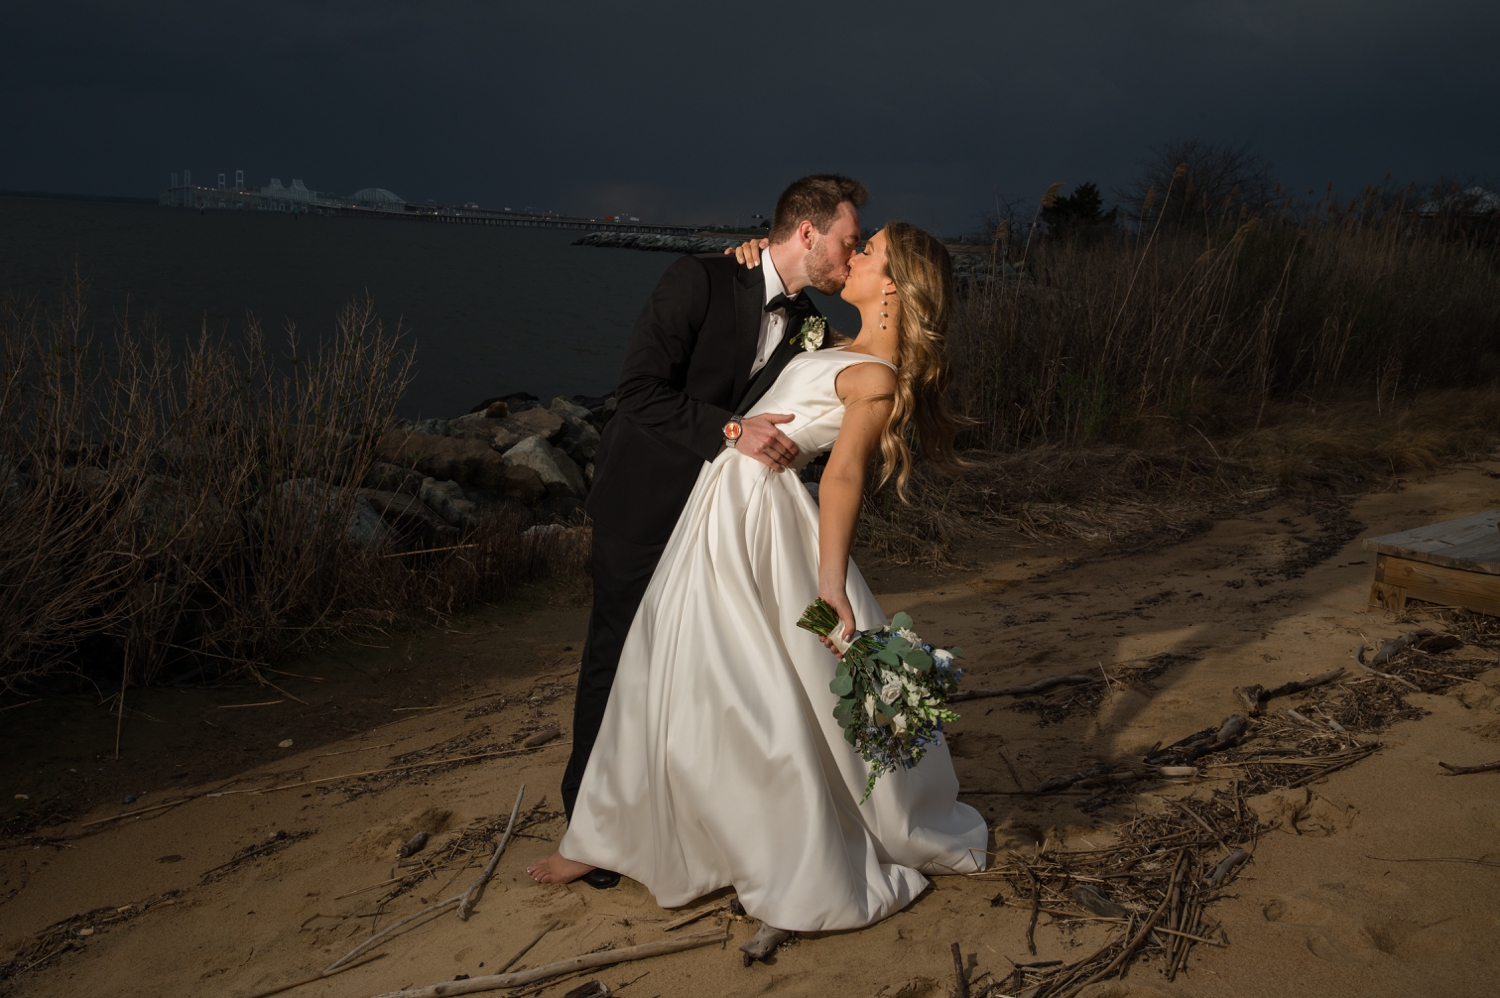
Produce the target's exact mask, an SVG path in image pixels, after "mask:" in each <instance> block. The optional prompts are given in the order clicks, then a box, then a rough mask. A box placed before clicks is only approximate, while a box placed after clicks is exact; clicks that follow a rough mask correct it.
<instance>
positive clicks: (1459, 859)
mask: <svg viewBox="0 0 1500 998" xmlns="http://www.w3.org/2000/svg"><path fill="white" fill-rule="evenodd" d="M1365 859H1378V860H1380V862H1382V863H1473V864H1474V865H1475V866H1500V860H1493V859H1471V858H1469V857H1468V856H1417V857H1416V858H1414V859H1395V858H1392V857H1390V856H1370V855H1366V856H1365Z"/></svg>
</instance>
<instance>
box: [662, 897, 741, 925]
mask: <svg viewBox="0 0 1500 998" xmlns="http://www.w3.org/2000/svg"><path fill="white" fill-rule="evenodd" d="M728 907H729V902H728V901H721V902H720V903H719V904H709V905H704V906H703V907H702V908H699V909H698V910H697V911H690V912H688V913H687V914H686V915H683V916H682V917H681V918H676V919H673V920H672V921H670V922H668V923H667V924H666V925H663V926H662V927H661V930H662V931H663V932H671V931H672V930H673V929H680V928H682V927H683V926H684V925H691V924H693V923H694V922H696V921H698V919H700V918H707V917H708V916H709V915H713V914H716V913H718V912H721V911H723V910H724V909H725V908H728Z"/></svg>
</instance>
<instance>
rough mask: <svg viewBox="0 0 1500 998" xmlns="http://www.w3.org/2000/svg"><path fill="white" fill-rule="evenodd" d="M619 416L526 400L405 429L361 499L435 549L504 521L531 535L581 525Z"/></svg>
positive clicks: (577, 400) (398, 431)
mask: <svg viewBox="0 0 1500 998" xmlns="http://www.w3.org/2000/svg"><path fill="white" fill-rule="evenodd" d="M614 412H615V400H614V399H612V398H588V397H586V396H574V397H572V398H564V397H562V396H559V397H557V398H554V399H553V400H552V401H551V402H549V403H546V404H543V403H542V402H541V401H540V400H539V399H537V398H536V397H535V396H533V395H528V394H526V393H524V392H521V393H517V394H514V395H508V396H505V397H503V398H494V399H486V400H485V401H484V402H481V403H480V404H479V405H477V406H475V407H474V408H473V409H472V410H470V411H469V412H468V413H466V414H464V415H462V416H456V417H453V418H451V419H424V420H421V421H419V422H415V423H414V422H411V421H409V420H404V421H402V422H400V423H398V424H397V425H396V426H395V428H393V429H392V430H391V431H389V432H388V433H386V434H385V436H384V437H382V438H381V439H380V441H379V443H378V444H377V447H376V457H377V459H378V460H377V463H376V464H375V465H374V467H373V468H372V470H371V471H370V474H369V475H368V476H367V477H366V479H365V481H364V488H363V489H361V496H362V497H363V498H368V499H369V501H370V503H371V504H372V505H373V506H374V507H375V508H376V509H377V510H379V511H380V513H381V515H382V516H383V517H385V518H386V519H387V520H395V521H400V522H401V524H402V525H403V526H404V527H405V528H406V530H408V531H411V530H416V531H418V532H419V533H420V534H421V535H422V536H423V537H424V538H425V539H426V540H428V541H431V542H433V543H434V544H440V543H441V542H442V540H443V539H444V538H445V537H447V536H449V535H451V534H452V533H454V532H456V531H457V530H458V529H459V528H462V527H466V526H470V525H472V524H474V523H475V522H477V521H478V520H479V519H480V518H483V517H486V516H492V515H495V514H497V513H507V514H509V515H511V516H513V517H515V518H517V519H519V520H520V521H521V522H522V526H523V529H538V528H542V527H546V526H549V525H557V524H569V523H577V522H580V521H581V520H582V517H583V500H584V499H585V498H586V497H587V495H588V490H589V487H590V485H591V484H592V483H593V478H594V463H593V462H594V455H595V454H597V453H598V450H599V439H600V436H599V435H600V431H601V430H603V428H604V424H605V423H606V422H608V421H609V419H610V417H611V416H613V415H614Z"/></svg>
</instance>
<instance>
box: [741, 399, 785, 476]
mask: <svg viewBox="0 0 1500 998" xmlns="http://www.w3.org/2000/svg"><path fill="white" fill-rule="evenodd" d="M795 418H797V417H795V416H790V415H785V414H782V413H776V412H767V413H763V414H761V415H759V416H750V417H749V418H747V419H744V420H742V421H741V422H740V439H739V442H738V444H737V445H736V447H737V449H738V450H739V451H740V453H742V454H748V455H750V456H751V457H753V458H755V459H756V460H757V461H759V462H760V463H761V464H763V465H765V466H766V467H768V468H770V469H771V470H772V471H782V470H784V469H785V468H788V467H790V466H791V463H792V462H793V461H795V460H797V445H796V444H794V443H792V441H791V438H790V437H788V436H787V435H786V434H785V433H782V432H781V431H780V430H779V429H777V428H776V425H777V424H778V423H790V422H791V421H792V420H793V419H795Z"/></svg>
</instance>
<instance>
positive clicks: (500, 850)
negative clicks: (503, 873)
mask: <svg viewBox="0 0 1500 998" xmlns="http://www.w3.org/2000/svg"><path fill="white" fill-rule="evenodd" d="M524 793H526V784H524V783H523V784H521V789H520V790H517V791H516V802H515V803H514V804H512V805H511V808H510V820H509V821H507V822H506V823H505V834H504V835H502V836H501V837H500V844H499V845H497V846H496V847H495V854H494V855H493V856H491V857H490V862H489V865H487V866H486V867H485V868H484V872H483V873H481V874H480V875H479V879H477V880H475V881H474V882H473V883H472V884H470V885H469V889H468V890H466V891H464V893H463V898H462V900H460V901H459V902H458V917H459V919H460V920H461V921H464V922H467V921H468V920H469V915H471V914H472V913H473V911H474V905H476V904H478V903H479V899H480V898H481V897H483V896H484V888H485V886H486V885H488V884H489V882H490V878H491V877H493V876H494V875H495V868H496V867H497V866H499V865H500V857H501V856H504V855H505V847H506V846H508V845H510V835H511V832H512V831H513V830H514V829H515V827H516V812H518V811H520V810H521V796H522V795H523V794H524Z"/></svg>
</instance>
